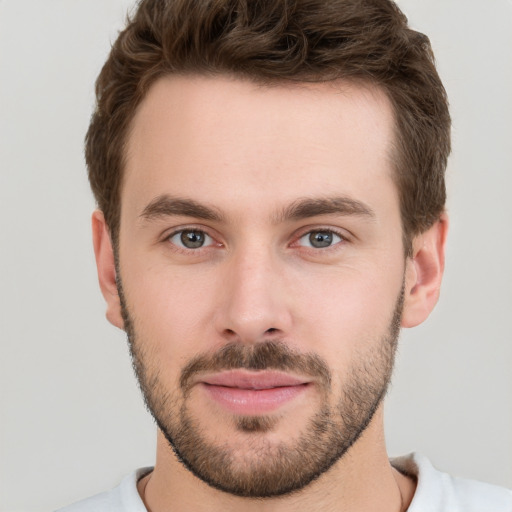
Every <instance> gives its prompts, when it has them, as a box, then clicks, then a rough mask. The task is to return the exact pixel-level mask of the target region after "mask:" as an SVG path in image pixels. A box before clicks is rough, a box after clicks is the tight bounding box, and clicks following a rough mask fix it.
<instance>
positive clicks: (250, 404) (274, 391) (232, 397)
mask: <svg viewBox="0 0 512 512" xmlns="http://www.w3.org/2000/svg"><path fill="white" fill-rule="evenodd" d="M199 384H200V386H201V388H202V389H203V390H204V391H205V392H206V394H207V395H208V397H209V398H211V399H212V400H214V401H215V402H216V403H217V404H219V405H220V406H221V407H223V408H224V409H227V410H228V411H230V412H232V413H235V414H240V415H258V414H265V413H269V412H272V411H274V410H276V409H278V408H279V407H282V406H283V405H285V404H286V403H288V402H290V401H292V400H294V399H295V398H297V397H298V396H299V395H302V394H303V393H304V392H305V391H306V390H307V389H308V388H309V386H310V385H311V382H310V381H308V380H307V379H303V378H299V377H295V376H293V375H289V374H286V373H282V372H277V371H267V370H264V371H252V372H251V371H242V370H231V371H226V372H221V373H217V374H212V375H207V376H204V377H203V378H201V381H200V382H199Z"/></svg>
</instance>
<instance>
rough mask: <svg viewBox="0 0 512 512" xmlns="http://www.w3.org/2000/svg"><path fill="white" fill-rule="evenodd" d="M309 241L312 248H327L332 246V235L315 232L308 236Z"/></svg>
mask: <svg viewBox="0 0 512 512" xmlns="http://www.w3.org/2000/svg"><path fill="white" fill-rule="evenodd" d="M309 241H310V242H311V245H312V246H313V247H329V246H330V245H331V244H332V233H329V232H327V231H315V232H313V233H311V234H310V235H309Z"/></svg>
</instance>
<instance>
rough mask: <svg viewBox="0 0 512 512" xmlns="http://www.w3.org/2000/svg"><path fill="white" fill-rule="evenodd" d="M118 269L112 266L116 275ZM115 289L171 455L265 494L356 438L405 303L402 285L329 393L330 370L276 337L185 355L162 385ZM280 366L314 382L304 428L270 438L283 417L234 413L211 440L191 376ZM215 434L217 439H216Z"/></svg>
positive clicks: (302, 476) (212, 481) (378, 395)
mask: <svg viewBox="0 0 512 512" xmlns="http://www.w3.org/2000/svg"><path fill="white" fill-rule="evenodd" d="M117 275H118V276H119V275H120V274H119V273H118V274H117ZM118 291H119V297H120V300H121V309H122V314H123V320H124V327H125V331H126V333H127V336H128V342H129V347H130V353H131V357H132V363H133V368H134V371H135V374H136V376H137V379H138V382H139V387H140V389H141V391H142V395H143V397H144V401H145V404H146V407H147V408H148V410H149V412H150V413H151V415H152V416H153V418H154V419H155V422H156V424H157V425H158V427H159V429H160V431H161V432H162V434H163V435H164V437H165V439H166V440H167V442H168V443H169V445H170V447H171V448H172V450H173V451H174V453H175V455H176V457H177V459H178V460H179V461H180V462H181V463H182V464H183V465H184V466H185V467H186V468H187V469H188V470H189V471H190V472H192V474H194V475H195V476H196V477H198V478H200V479H201V480H202V481H203V482H205V483H206V484H208V485H210V486H211V487H214V488H216V489H219V490H221V491H224V492H227V493H230V494H233V495H236V496H241V497H247V498H269V497H276V496H283V495H286V494H289V493H293V492H296V491H298V490H300V489H302V488H304V487H305V486H307V485H308V484H309V483H311V482H312V481H314V480H315V479H317V478H318V477H319V476H321V475H322V474H323V473H325V472H326V471H328V470H329V469H330V468H331V467H332V466H333V465H334V464H335V463H336V462H337V461H338V460H340V459H341V458H342V457H343V456H344V455H345V454H346V453H347V451H348V450H349V449H350V447H351V446H352V445H353V444H354V443H355V442H356V441H357V440H358V439H359V437H360V436H361V435H362V433H363V432H364V431H365V430H366V428H367V427H368V425H369V424H370V422H371V420H372V418H373V416H374V414H375V412H376V410H377V409H378V407H379V405H380V403H381V402H382V400H383V398H384V396H385V394H386V392H387V388H388V386H389V382H390V379H391V375H392V372H393V365H394V359H395V353H396V347H397V342H398V336H399V332H400V320H401V316H402V310H403V303H404V287H402V290H401V293H400V295H399V297H398V299H397V301H396V304H395V308H394V311H393V314H392V320H391V322H390V324H389V326H388V329H387V332H385V333H384V334H383V335H381V336H380V339H376V340H374V343H372V344H371V349H367V350H366V351H365V352H363V353H360V354H358V356H357V361H355V362H354V363H353V364H352V366H351V368H349V369H348V372H347V373H346V377H347V378H346V380H345V382H344V385H343V388H342V389H341V391H339V393H338V395H339V396H337V397H334V396H333V391H332V373H331V371H330V369H329V366H328V364H327V362H326V361H325V360H323V359H322V358H320V357H319V356H318V355H316V354H313V353H298V352H296V351H294V350H292V349H290V348H289V347H288V346H287V345H286V344H285V343H284V342H282V341H280V340H273V341H265V342H260V343H257V344H253V345H247V344H242V343H229V344H226V345H225V346H223V347H222V348H221V349H220V350H218V351H216V352H213V353H208V354H202V355H199V356H196V357H195V358H193V359H191V360H190V361H189V362H188V364H187V365H186V366H185V367H183V369H182V370H181V374H180V378H179V388H178V389H174V390H173V389H169V386H166V384H165V382H164V381H163V379H162V377H161V373H160V371H159V367H158V362H157V361H158V358H157V357H155V356H154V354H152V353H150V352H149V351H148V349H147V347H146V346H145V344H144V340H143V339H141V337H139V335H138V334H137V332H136V329H135V326H134V322H133V320H132V316H131V314H130V312H129V308H128V305H127V303H126V299H125V297H124V294H123V289H122V284H121V281H120V279H119V280H118ZM232 369H246V370H264V369H272V370H280V371H285V372H286V371H293V372H295V373H297V374H299V375H304V376H310V377H313V378H315V380H316V382H318V386H317V387H318V389H319V391H320V397H321V400H320V406H319V407H318V409H317V411H316V412H315V413H314V414H313V415H312V416H311V418H310V419H309V420H308V423H307V425H306V426H305V428H304V429H303V430H302V431H300V432H298V436H296V437H295V438H293V439H291V440H290V441H288V442H286V441H281V442H279V443H277V442H275V441H274V442H271V441H270V439H269V437H268V436H266V434H269V433H270V434H271V433H272V431H273V430H274V429H275V428H276V426H277V424H278V423H279V422H286V418H285V417H279V416H277V415H259V416H237V417H234V418H233V420H232V421H233V428H234V431H235V433H236V434H238V435H242V434H243V435H244V437H243V441H241V442H239V443H237V442H236V440H235V441H234V439H235V435H233V434H229V433H226V438H225V439H224V440H213V439H210V438H209V437H211V436H209V435H208V425H201V424H200V422H199V420H198V419H197V418H195V417H194V414H193V413H192V411H191V408H190V400H189V398H190V394H191V391H192V389H191V388H192V387H193V385H192V384H191V383H192V381H193V378H194V377H196V376H197V375H198V374H200V373H201V372H206V371H208V372H210V371H213V372H217V371H222V370H232ZM215 441H217V442H215Z"/></svg>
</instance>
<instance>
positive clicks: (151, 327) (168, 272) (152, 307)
mask: <svg viewBox="0 0 512 512" xmlns="http://www.w3.org/2000/svg"><path fill="white" fill-rule="evenodd" d="M203 273H204V272H201V270H200V268H199V267H196V268H195V269H192V270H190V269H189V270H187V271H185V272H184V271H183V269H179V268H177V269H172V267H168V266H165V265H163V266H160V267H158V266H153V267H151V268H137V269H135V268H131V269H127V271H126V272H125V274H126V275H127V276H137V277H136V278H135V279H131V280H130V282H129V283H125V282H124V281H123V283H124V286H125V294H126V299H127V303H128V306H129V308H130V312H131V314H132V315H133V317H134V323H135V328H136V333H137V335H138V337H139V338H143V340H144V343H145V344H146V345H147V346H148V347H151V350H152V351H153V352H154V353H156V354H158V356H159V357H164V358H165V359H166V360H169V359H171V358H172V360H173V364H174V363H175V362H177V360H179V361H181V360H182V358H183V360H186V359H187V358H188V357H190V354H192V353H196V352H198V351H201V350H202V349H203V350H204V348H206V347H207V346H208V339H211V336H209V335H208V333H207V332H205V329H206V327H207V326H208V325H211V322H209V319H211V317H212V304H214V301H215V296H216V293H215V291H216V287H217V285H216V283H215V282H214V281H213V280H212V278H211V276H209V277H208V278H207V277H206V276H204V275H203ZM192 340H193V343H192ZM203 344H204V346H202V345H203Z"/></svg>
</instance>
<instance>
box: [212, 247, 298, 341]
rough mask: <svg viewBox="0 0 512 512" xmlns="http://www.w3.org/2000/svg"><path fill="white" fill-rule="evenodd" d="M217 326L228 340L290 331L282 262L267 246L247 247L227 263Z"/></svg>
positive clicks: (261, 337)
mask: <svg viewBox="0 0 512 512" xmlns="http://www.w3.org/2000/svg"><path fill="white" fill-rule="evenodd" d="M224 270H225V272H224V275H223V277H224V280H223V286H222V293H221V300H220V302H219V307H218V309H217V312H216V328H217V331H218V332H219V334H220V335H221V336H222V337H223V338H224V339H225V340H226V341H230V342H234V341H236V342H241V343H247V344H253V343H258V342H261V341H265V340H268V339H270V338H272V339H276V338H284V337H287V336H288V335H289V333H290V329H291V326H292V314H291V310H290V309H291V308H290V300H289V294H288V293H287V286H286V278H285V272H284V270H285V269H284V268H283V263H282V262H280V261H279V258H278V257H277V256H276V255H273V254H272V252H271V250H270V249H269V248H258V249H257V250H256V249H252V250H250V249H248V250H245V251H243V252H241V253H239V254H235V255H233V256H232V257H231V258H229V261H228V262H227V263H226V266H225V269H224Z"/></svg>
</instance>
